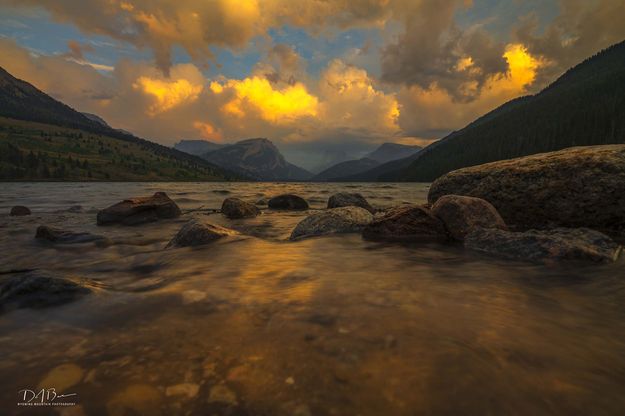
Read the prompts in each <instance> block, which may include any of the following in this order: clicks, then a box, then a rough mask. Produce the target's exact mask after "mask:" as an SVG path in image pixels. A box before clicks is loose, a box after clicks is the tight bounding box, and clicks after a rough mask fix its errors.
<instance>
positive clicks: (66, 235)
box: [35, 225, 105, 244]
mask: <svg viewBox="0 0 625 416" xmlns="http://www.w3.org/2000/svg"><path fill="white" fill-rule="evenodd" d="M35 238H36V239H39V240H47V241H50V242H53V243H61V244H79V243H89V242H91V241H98V240H104V239H105V238H104V237H102V236H101V235H95V234H91V233H77V232H74V231H68V230H61V229H59V228H53V227H48V226H46V225H40V226H39V227H37V232H36V234H35Z"/></svg>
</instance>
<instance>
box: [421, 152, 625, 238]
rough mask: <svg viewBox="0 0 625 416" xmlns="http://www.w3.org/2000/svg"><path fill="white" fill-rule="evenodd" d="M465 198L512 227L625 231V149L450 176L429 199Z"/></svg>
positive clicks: (555, 155)
mask: <svg viewBox="0 0 625 416" xmlns="http://www.w3.org/2000/svg"><path fill="white" fill-rule="evenodd" d="M452 194H453V195H466V196H473V197H476V198H482V199H485V200H487V201H488V202H490V203H491V204H493V206H494V207H495V208H496V209H497V211H498V212H499V214H501V216H502V218H503V219H504V220H505V222H506V224H508V226H510V227H511V228H513V229H517V230H527V229H531V228H535V229H549V228H556V227H565V228H578V227H588V228H592V229H595V230H599V231H602V232H605V233H606V234H609V235H611V236H622V235H623V233H624V231H625V145H606V146H585V147H573V148H569V149H564V150H560V151H557V152H551V153H542V154H537V155H533V156H527V157H522V158H518V159H511V160H503V161H499V162H493V163H487V164H485V165H479V166H473V167H470V168H464V169H460V170H456V171H453V172H450V173H448V174H446V175H444V176H442V177H440V178H439V179H437V180H436V181H435V182H434V183H433V184H432V186H431V187H430V191H429V195H428V199H429V201H430V202H432V203H434V202H436V201H437V200H438V199H439V198H440V197H442V196H443V195H452Z"/></svg>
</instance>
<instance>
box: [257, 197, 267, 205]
mask: <svg viewBox="0 0 625 416" xmlns="http://www.w3.org/2000/svg"><path fill="white" fill-rule="evenodd" d="M267 203H268V202H267V198H260V199H259V200H258V201H256V205H258V206H259V207H264V206H267Z"/></svg>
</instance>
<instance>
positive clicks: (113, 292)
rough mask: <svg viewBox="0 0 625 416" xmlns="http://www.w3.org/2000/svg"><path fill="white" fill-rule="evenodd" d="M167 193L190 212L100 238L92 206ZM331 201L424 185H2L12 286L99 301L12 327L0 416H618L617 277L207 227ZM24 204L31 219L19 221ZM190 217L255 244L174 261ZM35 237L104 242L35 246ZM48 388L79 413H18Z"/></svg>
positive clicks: (621, 300)
mask: <svg viewBox="0 0 625 416" xmlns="http://www.w3.org/2000/svg"><path fill="white" fill-rule="evenodd" d="M156 191H165V192H167V193H168V195H169V196H170V197H171V198H172V199H174V200H175V201H176V202H177V203H178V204H179V205H180V207H181V209H182V210H183V211H184V212H185V214H184V215H183V216H182V217H181V218H180V219H176V220H168V221H160V222H158V223H153V224H147V225H143V226H139V227H122V226H119V227H118V226H112V227H97V226H96V225H95V215H96V212H97V210H98V209H101V208H104V207H106V206H108V205H110V204H112V203H114V202H117V201H119V200H121V199H124V198H127V197H131V196H141V195H150V194H152V193H153V192H156ZM338 191H349V192H360V193H362V194H363V195H364V196H365V197H366V198H367V199H368V200H369V201H370V202H371V203H372V205H374V206H377V207H384V206H391V205H396V204H400V203H423V202H425V199H426V195H427V185H425V184H280V183H260V184H258V183H255V184H254V183H241V184H238V183H237V184H232V183H136V184H135V183H132V184H120V183H111V184H102V183H98V184H69V183H45V184H43V183H33V184H2V187H1V188H0V213H1V214H0V253H2V254H1V259H2V261H1V264H2V266H1V267H0V269H1V270H0V271H6V270H9V269H33V268H36V269H41V270H46V271H50V272H54V273H58V274H61V275H66V276H75V277H82V278H86V279H89V280H90V281H92V282H93V283H94V285H96V286H97V290H96V291H95V293H94V294H92V295H89V296H86V297H84V298H82V299H81V300H79V301H77V302H74V303H71V304H67V305H63V306H59V307H53V308H49V309H44V310H28V309H22V310H17V311H11V312H8V313H5V314H2V315H0V372H1V374H2V378H0V409H2V410H1V411H0V413H1V414H9V415H11V414H31V413H32V414H65V415H72V414H86V415H92V414H93V415H137V414H146V415H177V414H183V415H191V414H198V415H211V414H215V415H221V414H224V415H350V416H351V415H455V414H463V415H485V414H491V415H501V414H506V415H543V414H545V415H550V414H553V415H560V414H566V415H589V414H598V415H618V414H622V412H623V409H625V283H624V282H625V269H624V268H623V265H624V264H623V262H622V261H620V262H618V263H616V264H613V265H602V266H579V265H569V266H553V265H552V266H548V265H534V264H526V263H521V262H510V261H500V260H496V259H492V258H488V257H483V256H477V255H474V254H472V253H468V252H465V251H464V250H463V249H462V248H461V247H455V246H440V245H397V244H379V243H371V242H366V241H363V240H362V239H361V238H360V236H359V235H343V236H330V237H321V238H314V239H309V240H304V241H299V242H288V241H286V239H287V238H288V236H289V234H290V232H291V230H292V229H293V227H294V226H295V224H297V222H298V221H300V220H301V219H303V218H304V217H305V216H306V215H307V213H306V212H277V211H271V210H264V211H263V214H262V215H261V216H259V217H257V218H254V219H246V220H228V219H226V218H224V217H222V216H221V215H220V214H215V213H212V210H213V209H218V208H219V207H220V206H221V202H222V201H223V199H224V198H226V197H228V196H236V197H240V198H243V199H246V200H249V201H252V202H253V201H256V200H257V199H259V198H261V197H266V196H272V195H276V194H279V193H283V192H294V193H297V194H299V195H301V196H303V197H304V198H306V199H307V200H308V201H309V203H310V204H311V211H314V210H316V209H322V208H324V207H325V205H326V202H327V198H328V197H329V196H330V195H332V194H333V193H335V192H338ZM16 204H21V205H26V206H28V207H30V208H31V210H32V211H33V215H32V216H30V217H19V218H16V217H9V216H8V215H7V213H8V211H9V209H10V207H11V206H13V205H16ZM74 205H81V206H82V211H81V212H68V211H67V209H68V208H69V207H71V206H74ZM190 218H205V219H208V220H209V221H213V222H215V223H218V224H221V225H224V226H227V227H230V228H234V229H237V230H239V231H241V232H242V233H243V235H244V237H243V238H239V239H233V240H228V241H223V242H218V243H216V244H213V245H209V246H204V247H200V248H183V249H175V250H164V246H165V245H166V244H167V242H168V241H169V240H170V239H171V237H172V236H173V235H174V234H175V233H176V231H177V230H178V229H179V228H180V227H181V226H182V224H184V222H185V221H187V220H188V219H190ZM40 224H47V225H52V226H57V227H61V228H66V229H71V230H75V231H88V232H93V233H97V234H102V235H105V236H106V237H108V238H109V243H108V244H97V243H89V244H81V245H72V246H68V245H66V246H60V245H56V246H54V245H47V244H41V243H39V242H37V241H35V240H34V238H33V237H34V233H35V229H36V227H37V226H38V225H40ZM59 368H60V369H61V370H59ZM59 373H62V374H61V375H60V376H59V375H58V374H59ZM51 382H53V383H57V384H60V385H61V386H62V387H64V388H63V390H64V391H68V392H72V393H77V394H78V396H77V399H76V401H77V403H78V404H77V406H73V407H68V408H45V409H23V408H19V407H17V406H16V402H17V390H19V389H20V388H28V387H37V386H38V385H40V384H41V383H44V384H46V383H48V384H49V383H51ZM29 411H30V412H31V413H29ZM46 412H49V413H46Z"/></svg>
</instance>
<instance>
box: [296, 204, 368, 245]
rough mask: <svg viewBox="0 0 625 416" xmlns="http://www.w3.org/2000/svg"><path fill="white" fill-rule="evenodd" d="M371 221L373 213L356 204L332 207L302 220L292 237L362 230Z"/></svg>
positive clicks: (298, 237)
mask: <svg viewBox="0 0 625 416" xmlns="http://www.w3.org/2000/svg"><path fill="white" fill-rule="evenodd" d="M371 221H373V215H371V213H370V212H369V211H367V210H366V209H364V208H360V207H354V206H349V207H342V208H332V209H328V210H326V211H322V212H318V213H315V214H313V215H310V216H309V217H307V218H305V219H304V220H302V221H301V222H300V223H299V224H297V226H296V227H295V229H294V230H293V232H292V233H291V237H290V239H291V240H295V239H300V238H306V237H314V236H319V235H327V234H339V233H355V232H360V231H362V230H363V229H364V227H365V226H366V225H368V224H370V223H371Z"/></svg>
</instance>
